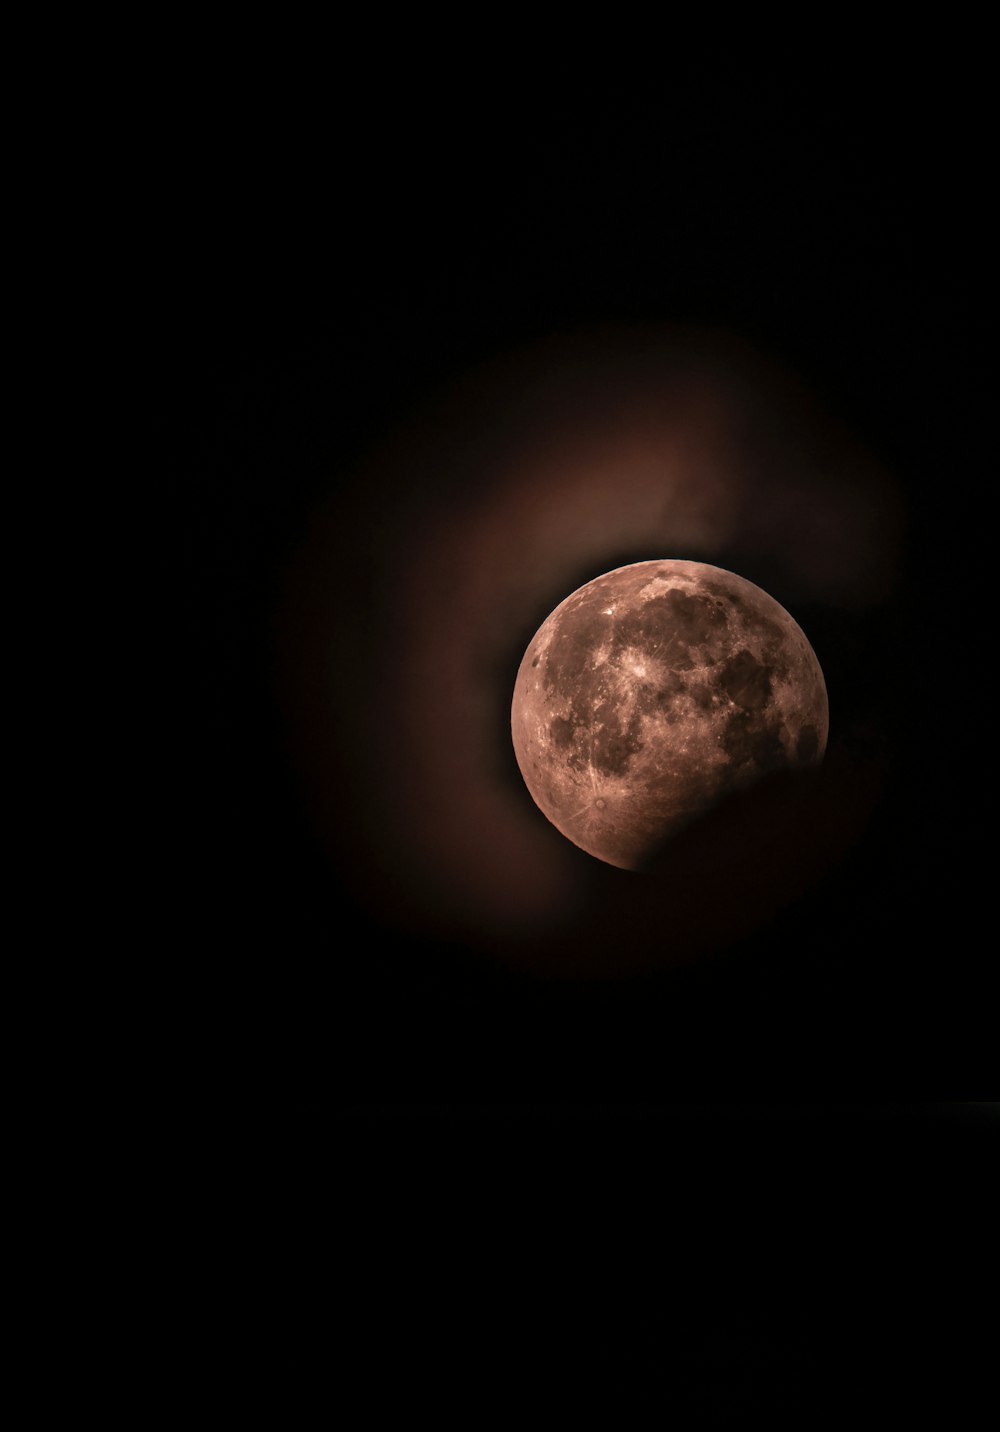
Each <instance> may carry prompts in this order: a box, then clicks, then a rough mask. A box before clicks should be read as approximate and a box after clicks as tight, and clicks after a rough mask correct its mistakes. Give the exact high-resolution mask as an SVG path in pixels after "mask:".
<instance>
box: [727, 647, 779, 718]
mask: <svg viewBox="0 0 1000 1432" xmlns="http://www.w3.org/2000/svg"><path fill="white" fill-rule="evenodd" d="M718 679H719V682H720V684H721V686H722V689H723V690H724V691H725V693H726V695H727V696H728V697H729V699H730V701H734V702H735V703H736V705H737V706H740V707H742V708H743V710H744V711H763V709H764V707H765V706H766V705H767V703H768V702H769V701H770V699H771V691H772V682H771V672H770V670H769V669H768V668H767V667H766V666H764V665H763V664H762V663H761V662H759V661H758V660H757V658H756V657H755V656H753V655H752V654H751V653H750V652H749V651H747V650H746V648H745V647H744V648H743V650H742V651H738V652H737V653H736V655H735V656H731V657H730V658H729V660H728V661H726V662H725V663H724V665H723V667H722V671H721V673H720V675H719V678H718Z"/></svg>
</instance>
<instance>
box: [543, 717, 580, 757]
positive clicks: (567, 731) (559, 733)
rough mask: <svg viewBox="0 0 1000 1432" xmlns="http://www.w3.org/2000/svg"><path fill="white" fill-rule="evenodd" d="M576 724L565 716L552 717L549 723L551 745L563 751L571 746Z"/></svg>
mask: <svg viewBox="0 0 1000 1432" xmlns="http://www.w3.org/2000/svg"><path fill="white" fill-rule="evenodd" d="M576 726H577V723H576V722H575V721H572V720H570V719H568V718H567V717H565V716H554V717H553V718H552V720H551V722H550V723H549V735H550V736H551V737H552V742H553V745H556V746H558V747H559V748H560V749H561V750H565V748H566V747H567V746H571V745H572V744H573V736H574V734H575V733H576Z"/></svg>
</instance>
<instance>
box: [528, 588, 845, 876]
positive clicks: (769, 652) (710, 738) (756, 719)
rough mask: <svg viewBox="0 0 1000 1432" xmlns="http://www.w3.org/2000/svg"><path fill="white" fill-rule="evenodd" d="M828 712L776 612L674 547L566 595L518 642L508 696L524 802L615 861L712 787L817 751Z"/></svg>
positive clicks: (622, 861)
mask: <svg viewBox="0 0 1000 1432" xmlns="http://www.w3.org/2000/svg"><path fill="white" fill-rule="evenodd" d="M828 724H829V710H828V704H827V694H826V684H825V682H824V679H823V673H822V670H821V669H820V665H819V662H818V661H817V659H816V656H815V653H814V652H813V650H812V647H811V646H810V645H809V642H808V640H807V639H806V636H805V634H804V633H803V632H802V630H801V628H800V627H799V626H798V625H797V623H796V622H795V621H794V620H793V619H792V617H790V616H789V614H788V612H786V611H785V609H784V608H783V607H782V606H780V605H779V604H778V602H776V601H775V600H774V599H773V598H772V597H770V596H768V595H767V593H766V592H764V591H762V590H761V589H760V588H759V587H757V586H754V584H753V583H752V582H748V581H746V580H745V579H744V578H742V577H739V576H736V575H735V573H733V572H727V571H724V570H723V569H722V568H720V567H712V566H709V565H707V564H705V563H701V562H687V561H653V562H637V563H634V564H633V565H631V566H627V567H619V568H617V569H616V570H615V571H613V572H607V573H605V574H604V575H603V576H601V577H597V578H595V579H594V580H593V581H592V582H588V583H587V584H586V586H583V587H580V588H579V589H578V590H577V591H575V592H573V593H572V594H571V595H570V596H568V597H567V598H566V600H565V601H563V602H561V603H560V605H559V606H558V607H556V609H555V611H554V612H553V613H552V614H551V616H549V617H548V618H547V619H546V620H545V621H544V622H543V623H542V625H541V627H540V628H539V629H538V631H537V632H536V634H535V636H534V638H533V639H532V641H531V643H530V644H529V646H528V649H527V651H526V652H525V653H524V657H523V659H522V661H521V665H520V668H519V670H518V673H517V680H516V682H515V686H514V697H513V702H512V707H511V732H512V736H513V742H514V751H515V754H516V756H517V761H518V765H519V766H520V768H521V774H522V775H523V777H524V780H525V783H526V785H527V787H528V790H529V791H530V793H531V795H532V797H533V799H534V801H535V803H536V805H537V806H538V807H539V809H540V810H541V811H542V812H543V813H544V814H545V815H546V816H547V817H548V819H549V820H550V821H551V822H552V824H553V825H554V826H555V827H556V828H557V829H558V830H559V831H561V832H562V834H563V835H564V836H566V837H567V838H568V839H569V840H571V841H572V842H573V843H574V844H575V845H577V846H579V847H580V849H581V850H585V851H587V853H588V854H590V855H593V856H596V857H597V858H598V859H599V860H604V861H607V862H608V863H609V864H610V865H616V866H619V867H621V868H623V869H627V870H641V869H642V868H643V867H644V866H645V865H646V864H647V863H648V862H649V861H650V860H651V858H652V857H653V856H654V855H655V854H656V853H657V852H658V851H659V850H660V848H661V847H662V844H663V842H664V840H665V839H667V838H668V837H670V836H671V835H673V834H676V833H677V832H678V831H680V830H681V829H682V828H683V827H684V826H686V825H688V824H689V823H690V822H691V821H692V820H694V819H695V818H697V817H698V816H699V815H702V814H704V813H705V812H706V811H708V810H709V809H711V808H712V807H713V806H714V805H716V804H717V803H718V802H719V801H720V800H721V799H722V798H724V797H725V796H726V795H728V794H730V793H732V792H735V791H738V790H742V789H745V788H746V787H748V786H749V785H751V784H753V783H754V782H756V781H758V780H760V779H761V778H762V777H764V776H767V775H768V774H771V773H774V772H778V771H787V770H790V769H792V770H794V769H797V768H803V767H808V766H810V765H815V764H817V763H818V762H819V761H821V760H822V758H823V753H824V751H825V749H826V739H827V730H828Z"/></svg>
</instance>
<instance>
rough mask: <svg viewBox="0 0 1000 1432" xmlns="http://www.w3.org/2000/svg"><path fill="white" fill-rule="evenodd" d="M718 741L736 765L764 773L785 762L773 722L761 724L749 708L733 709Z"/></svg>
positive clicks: (777, 731) (778, 735)
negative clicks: (720, 740) (749, 767)
mask: <svg viewBox="0 0 1000 1432" xmlns="http://www.w3.org/2000/svg"><path fill="white" fill-rule="evenodd" d="M722 745H723V748H724V749H725V752H726V754H727V755H728V756H729V759H730V760H731V761H732V763H733V765H734V766H735V767H737V768H742V767H746V766H752V767H753V769H754V771H759V772H760V773H761V774H764V773H765V772H767V771H773V770H776V769H777V768H778V767H779V766H782V765H784V764H785V759H786V758H785V748H784V746H783V745H782V744H781V734H780V729H779V727H778V726H777V725H774V724H771V723H767V724H762V722H761V719H760V718H759V717H758V716H757V715H756V714H755V713H754V712H752V711H749V710H743V711H733V712H731V713H730V715H729V716H728V718H727V720H726V725H725V728H724V730H723V733H722Z"/></svg>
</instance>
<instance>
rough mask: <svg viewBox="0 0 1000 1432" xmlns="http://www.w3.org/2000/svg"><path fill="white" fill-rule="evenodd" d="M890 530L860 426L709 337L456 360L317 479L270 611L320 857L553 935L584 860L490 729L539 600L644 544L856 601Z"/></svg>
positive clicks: (397, 898) (495, 929) (868, 604)
mask: <svg viewBox="0 0 1000 1432" xmlns="http://www.w3.org/2000/svg"><path fill="white" fill-rule="evenodd" d="M902 537H903V524H902V510H901V505H900V502H899V500H898V497H897V494H896V490H895V486H894V483H893V480H892V479H891V477H890V476H889V475H888V474H886V473H885V472H884V471H882V470H881V469H880V468H879V467H878V465H877V464H876V462H875V460H874V459H873V458H872V456H871V455H870V454H869V453H867V452H866V451H865V449H864V448H863V446H862V444H861V443H860V442H859V441H858V440H857V439H856V438H855V437H853V436H852V435H851V434H850V433H848V432H845V431H842V430H841V429H839V428H838V427H837V425H836V423H835V422H834V421H833V420H832V419H831V418H830V417H829V416H828V415H826V414H824V413H823V412H822V410H821V409H820V407H819V405H818V403H817V402H816V400H815V399H814V398H813V397H812V396H811V395H810V394H809V393H808V392H807V391H805V389H804V388H803V386H802V385H801V384H800V383H799V382H798V381H797V380H796V379H795V378H794V377H792V376H789V375H787V374H783V373H781V372H779V371H777V370H776V369H775V368H773V367H772V366H771V365H769V364H767V363H766V362H764V361H763V360H762V359H761V358H759V357H758V356H757V355H754V354H753V353H750V352H748V351H746V350H745V349H743V348H742V347H741V346H740V345H738V344H736V343H735V342H734V341H732V340H730V339H726V338H725V337H722V336H713V335H710V334H705V333H684V332H681V333H675V332H670V331H660V330H648V331H638V332H631V331H628V332H619V331H613V332H605V333H597V334H591V335H587V336H583V337H567V338H560V339H552V340H550V341H548V342H547V343H544V344H542V345H540V346H538V347H537V348H535V349H533V350H531V351H529V352H527V353H525V354H521V355H516V356H513V357H510V358H507V359H504V360H502V361H500V362H498V363H497V364H495V365H494V366H493V367H492V368H489V369H485V370H482V371H480V372H478V373H476V374H473V375H470V376H467V377H465V378H463V379H462V380H461V381H459V382H457V383H456V384H455V386H454V388H453V390H452V391H450V392H449V393H446V394H444V395H442V397H441V398H440V400H439V401H438V402H437V403H435V404H433V405H431V406H429V407H428V408H427V409H426V410H425V411H424V412H422V413H418V414H415V415H411V417H409V418H407V419H405V420H401V422H400V424H399V426H398V428H397V430H396V431H395V432H394V433H393V434H392V435H390V436H389V437H387V440H386V442H385V444H384V445H383V446H382V447H381V448H380V449H379V451H377V452H373V453H372V454H371V455H370V458H369V460H368V462H367V463H366V464H365V465H364V468H363V470H359V471H358V472H356V473H354V474H352V475H350V477H349V478H348V479H347V480H344V481H342V482H341V483H340V484H339V486H338V490H337V493H336V495H335V496H334V498H333V499H332V501H331V503H330V505H329V507H328V508H327V509H326V510H325V511H324V512H322V513H319V514H317V516H316V519H315V522H314V525H313V529H312V532H311V534H310V536H309V538H308V540H307V542H306V544H305V546H304V548H303V551H302V553H301V555H300V559H299V561H298V564H297V566H296V568H295V570H294V572H293V574H292V577H291V581H290V584H289V590H288V596H287V600H286V602H285V605H284V608H283V610H282V612H281V614H280V619H279V623H278V648H279V670H280V673H281V677H280V684H281V687H282V690H283V692H284V694H285V699H286V709H287V710H288V712H289V717H290V730H291V733H292V739H293V742H294V744H295V748H296V750H297V753H298V760H299V764H300V768H301V770H302V773H303V780H304V783H305V788H306V789H307V790H308V791H309V792H310V799H311V800H312V801H313V803H314V806H315V811H316V817H317V819H318V821H319V823H320V826H321V827H322V828H323V829H324V830H325V831H326V833H327V835H328V837H329V842H328V843H329V845H330V848H331V852H332V855H333V858H334V859H336V860H338V861H340V862H342V863H343V865H344V867H345V868H347V869H350V870H351V871H352V872H353V875H352V877H351V878H353V879H354V880H355V882H356V883H357V884H358V886H359V888H362V889H363V891H364V892H365V895H366V896H367V897H368V898H371V899H372V900H374V901H376V902H383V903H384V902H385V900H386V898H387V892H391V898H392V901H394V902H396V908H397V910H398V918H399V919H400V920H401V921H402V922H403V923H404V924H406V923H407V922H409V923H412V924H413V925H414V926H415V927H416V926H421V925H422V924H426V925H427V926H428V927H429V928H432V929H436V928H451V927H454V928H455V929H457V930H460V931H465V932H469V931H471V932H473V933H476V932H478V933H481V934H482V935H483V937H484V938H486V937H487V936H488V937H489V939H490V940H499V941H500V942H501V943H503V942H504V941H505V940H517V939H519V938H521V937H522V936H523V935H525V934H526V933H527V934H532V935H537V934H538V932H540V931H544V930H546V929H549V928H558V927H559V926H560V924H561V923H562V922H564V921H565V920H567V919H569V918H571V916H572V915H573V913H574V912H577V911H578V910H579V908H580V903H581V901H582V900H584V899H585V886H586V883H587V880H588V878H589V876H588V874H587V872H586V870H585V869H584V868H582V867H581V865H580V861H581V860H583V861H585V860H587V859H588V858H587V857H585V856H582V855H580V853H579V852H576V851H574V850H573V849H572V848H569V847H566V842H564V841H562V840H561V838H560V837H559V836H558V835H556V834H555V833H554V832H552V831H551V828H547V823H546V822H545V821H544V819H543V818H540V817H538V813H537V812H536V811H535V810H534V808H533V806H532V803H531V801H530V798H529V797H528V796H527V793H526V792H525V791H524V790H523V787H521V785H520V782H519V778H518V775H517V771H516V765H515V763H514V760H513V755H512V753H511V751H510V749H509V726H508V714H509V706H510V695H511V690H512V687H513V681H514V676H515V674H516V671H517V666H518V662H519V661H520V657H521V654H522V652H523V650H524V647H525V645H526V643H527V641H528V640H529V638H530V637H531V635H532V634H533V632H534V631H535V630H536V629H537V627H538V625H539V624H540V622H541V621H542V620H543V619H544V618H545V616H546V615H547V614H548V613H549V612H550V611H551V610H552V609H553V607H555V606H556V605H557V604H558V602H559V601H561V600H562V598H563V597H565V596H566V595H567V594H568V593H569V592H570V591H572V590H574V589H575V588H576V587H578V586H580V585H581V584H582V583H583V582H585V581H587V580H589V579H590V578H592V577H593V576H595V575H597V574H598V573H600V572H603V571H606V570H608V569H610V568H612V567H616V566H620V565H622V564H624V563H626V562H630V561H640V560H645V559H649V558H658V557H686V558H691V559H694V560H702V561H706V562H710V563H714V564H716V565H720V566H725V567H728V568H729V569H731V570H733V571H736V572H738V573H740V574H741V575H743V576H746V577H747V578H749V579H751V580H753V581H756V582H759V583H760V585H762V586H764V587H765V589H766V590H767V591H768V592H770V593H771V594H772V595H773V596H774V597H775V598H776V600H778V601H779V602H781V603H782V604H783V605H785V606H787V607H789V608H790V609H791V610H792V611H793V612H794V611H795V610H796V608H797V607H802V606H807V607H808V606H821V607H830V608H837V609H839V610H842V611H847V612H852V613H863V612H865V611H866V610H868V609H870V608H874V607H877V606H878V605H879V604H880V603H884V602H886V601H888V600H889V599H891V596H892V592H893V587H894V583H895V582H896V580H897V574H898V568H899V562H900V555H901V545H902ZM807 634H808V633H807ZM833 699H835V696H834V697H833ZM832 715H833V719H834V721H835V720H836V712H835V710H834V711H833V713H832ZM562 847H566V848H562Z"/></svg>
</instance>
